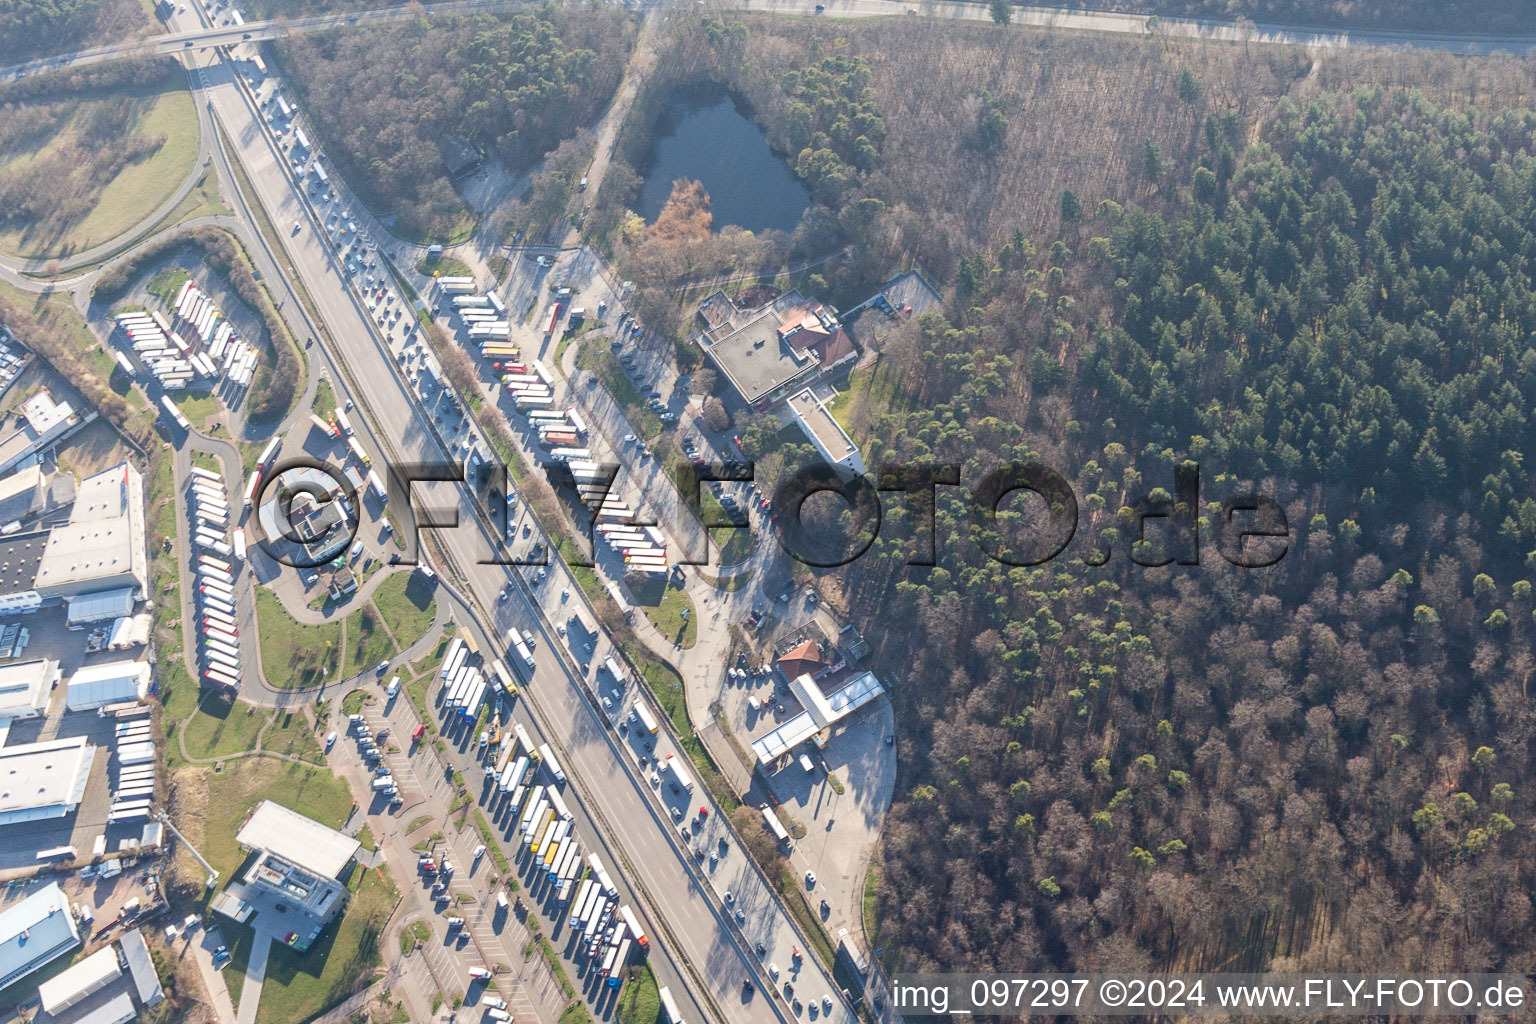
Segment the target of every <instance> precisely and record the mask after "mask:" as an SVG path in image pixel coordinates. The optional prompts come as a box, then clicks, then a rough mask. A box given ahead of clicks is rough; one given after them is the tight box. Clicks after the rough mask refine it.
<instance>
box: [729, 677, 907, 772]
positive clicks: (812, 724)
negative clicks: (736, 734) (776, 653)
mask: <svg viewBox="0 0 1536 1024" xmlns="http://www.w3.org/2000/svg"><path fill="white" fill-rule="evenodd" d="M789 689H790V692H791V693H793V694H794V695H795V696H796V697H797V698H798V699H799V701H800V704H801V706H802V707H803V708H804V709H805V710H804V711H802V712H800V714H798V715H796V716H795V717H794V718H791V719H790V720H789V721H787V722H785V723H784V724H783V725H781V726H779V727H778V728H777V729H775V730H773V731H772V732H770V733H769V734H768V735H766V736H763V737H761V738H759V739H757V740H755V741H754V742H753V744H752V753H753V754H754V755H756V757H757V763H758V764H760V765H768V764H771V763H772V762H774V761H778V760H780V759H781V758H784V757H786V756H788V755H789V754H790V753H791V752H792V751H793V750H794V748H795V747H797V746H799V745H800V744H801V743H804V742H805V741H806V740H808V739H811V738H812V737H816V736H820V735H821V734H822V733H824V732H825V731H826V730H828V729H830V728H831V727H832V726H833V725H834V724H835V723H836V722H838V721H840V720H841V719H844V718H847V717H848V716H849V715H851V714H853V713H854V712H855V711H857V710H858V709H859V708H861V707H863V706H864V705H866V704H868V703H869V702H870V701H872V700H874V699H875V698H876V697H879V696H880V695H882V694H883V693H885V687H884V686H882V685H880V680H878V679H876V678H875V674H874V673H873V672H860V673H859V674H858V675H856V676H854V677H853V678H851V679H849V680H848V681H847V682H846V683H844V684H843V685H842V686H841V687H839V688H838V689H837V690H835V691H833V692H832V693H830V694H828V693H823V692H822V689H821V687H820V686H818V685H817V684H816V680H814V679H812V678H811V677H810V676H809V675H802V676H799V677H797V678H795V679H792V680H791V681H790V684H789ZM818 745H820V741H818Z"/></svg>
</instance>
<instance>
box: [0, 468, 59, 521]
mask: <svg viewBox="0 0 1536 1024" xmlns="http://www.w3.org/2000/svg"><path fill="white" fill-rule="evenodd" d="M74 500H75V478H74V477H72V476H70V475H69V474H68V473H57V474H55V475H54V476H53V478H52V479H50V478H49V477H48V474H46V473H44V472H43V467H42V466H40V465H38V464H37V463H35V462H34V463H33V464H31V465H29V466H24V467H22V468H21V469H18V470H16V472H14V473H11V474H10V475H9V476H5V477H0V525H6V526H9V525H10V524H11V523H21V522H23V521H24V520H26V519H29V518H32V517H35V516H39V515H42V514H43V513H46V512H50V511H52V510H53V509H56V508H60V507H62V506H64V505H68V504H69V503H70V502H72V501H74Z"/></svg>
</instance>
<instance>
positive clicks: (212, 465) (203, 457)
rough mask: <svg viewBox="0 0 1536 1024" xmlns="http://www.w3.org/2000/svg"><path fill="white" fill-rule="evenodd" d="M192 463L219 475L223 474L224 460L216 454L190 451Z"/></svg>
mask: <svg viewBox="0 0 1536 1024" xmlns="http://www.w3.org/2000/svg"><path fill="white" fill-rule="evenodd" d="M192 465H194V466H196V467H198V468H199V469H206V470H208V471H209V472H211V473H217V474H219V475H220V476H223V475H224V462H223V460H221V459H220V458H219V457H218V456H217V455H210V454H209V453H207V452H197V451H195V452H193V453H192Z"/></svg>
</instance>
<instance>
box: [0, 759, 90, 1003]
mask: <svg viewBox="0 0 1536 1024" xmlns="http://www.w3.org/2000/svg"><path fill="white" fill-rule="evenodd" d="M95 761H96V748H95V747H94V746H92V745H90V744H89V743H87V742H86V740H85V737H84V736H71V737H70V738H68V739H57V740H43V741H41V742H39V743H20V744H17V745H16V746H14V747H0V825H11V824H15V823H16V822H21V821H40V820H43V819H47V818H62V817H64V816H65V815H68V814H73V813H74V812H75V808H76V807H79V806H80V799H81V798H82V797H83V796H84V795H85V785H86V783H87V782H89V781H90V778H91V765H93V764H94V763H95ZM3 962H4V961H3V959H0V963H3ZM0 987H3V986H0Z"/></svg>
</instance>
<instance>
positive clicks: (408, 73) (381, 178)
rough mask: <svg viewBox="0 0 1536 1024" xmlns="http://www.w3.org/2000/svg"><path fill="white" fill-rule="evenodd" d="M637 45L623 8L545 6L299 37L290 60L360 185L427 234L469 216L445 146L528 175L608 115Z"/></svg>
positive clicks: (379, 204) (324, 131)
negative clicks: (453, 142)
mask: <svg viewBox="0 0 1536 1024" xmlns="http://www.w3.org/2000/svg"><path fill="white" fill-rule="evenodd" d="M633 36H634V25H633V23H632V20H631V19H630V17H629V16H628V15H626V14H624V13H623V12H622V11H619V10H615V9H612V8H593V9H585V8H583V9H581V10H576V9H563V8H553V7H540V8H534V9H530V10H527V11H523V12H521V13H518V14H514V15H509V16H496V15H489V14H482V15H473V16H449V17H442V16H439V17H436V18H433V19H431V20H430V21H429V20H428V19H426V18H421V19H418V20H416V21H413V22H392V23H389V24H384V25H373V26H354V27H352V28H349V29H347V30H346V31H338V32H330V33H315V34H309V35H293V36H290V37H288V39H287V40H286V41H284V42H283V43H282V44H281V46H280V48H279V53H280V55H281V59H282V64H283V68H284V72H285V73H286V74H287V75H288V76H289V78H290V80H291V81H292V82H294V84H295V88H296V89H297V90H298V92H299V93H300V96H301V99H302V100H303V102H304V106H305V110H306V112H307V113H308V114H309V116H310V118H311V119H312V120H313V121H314V124H315V127H316V129H317V130H318V131H319V132H320V134H321V136H322V137H323V138H324V139H325V144H326V151H327V152H328V153H329V154H331V156H332V159H334V160H336V161H337V163H338V164H339V165H340V166H341V169H342V171H343V172H344V173H345V175H346V176H347V178H348V180H349V181H350V182H351V183H352V184H353V186H354V187H356V188H357V189H358V190H359V191H360V192H361V193H362V195H363V196H364V198H365V199H366V200H367V201H368V203H369V204H370V205H371V206H372V207H373V208H374V209H376V210H380V211H382V212H385V213H387V214H388V215H389V216H392V217H395V218H396V219H397V226H398V229H399V230H401V231H402V232H404V233H406V234H409V235H412V236H416V237H420V236H424V235H428V234H433V233H437V234H443V233H445V232H446V231H447V230H448V229H449V228H450V227H451V226H452V225H453V224H454V223H456V222H459V221H462V220H463V219H464V217H465V216H466V211H465V210H464V207H463V204H462V203H461V202H460V200H459V198H458V196H457V194H456V193H455V192H454V190H453V186H452V183H451V182H450V181H449V180H448V176H447V169H446V167H445V165H444V162H443V159H442V156H441V155H440V154H439V150H438V147H439V145H440V144H441V143H442V141H443V140H444V139H445V138H447V137H449V136H451V135H459V136H462V137H463V138H466V139H468V140H469V141H470V142H471V143H473V144H474V145H475V146H476V147H478V148H479V149H480V150H481V152H483V153H485V154H487V155H488V156H494V157H496V158H498V159H500V161H501V162H502V164H503V165H505V166H506V168H507V169H508V170H509V171H510V172H511V173H512V174H513V175H518V174H521V173H523V172H525V171H527V170H529V169H530V168H531V167H533V166H534V165H535V164H536V163H537V162H538V161H539V160H540V158H542V157H543V156H544V155H545V154H546V153H548V152H550V151H551V150H554V149H555V148H556V147H557V146H558V145H559V144H560V142H561V141H562V140H563V139H564V138H566V137H567V136H568V135H570V134H572V133H573V132H574V131H576V130H577V129H579V128H580V127H583V126H586V125H588V124H590V123H591V122H592V121H593V120H594V119H595V118H596V117H597V115H598V113H599V112H600V111H601V110H602V109H603V107H604V106H606V105H607V103H608V102H609V100H610V99H611V98H612V96H613V93H614V90H615V89H616V88H617V87H618V83H619V78H620V76H621V75H622V74H623V71H624V65H625V61H626V60H627V57H628V53H629V49H630V47H631V45H632V44H633Z"/></svg>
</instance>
